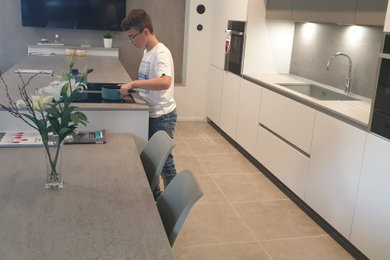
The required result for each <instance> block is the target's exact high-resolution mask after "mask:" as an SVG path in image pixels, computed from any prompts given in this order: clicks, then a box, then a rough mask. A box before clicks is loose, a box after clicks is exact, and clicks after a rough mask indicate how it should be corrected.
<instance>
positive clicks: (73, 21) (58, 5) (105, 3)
mask: <svg viewBox="0 0 390 260" xmlns="http://www.w3.org/2000/svg"><path fill="white" fill-rule="evenodd" d="M21 7H22V8H21V9H22V25H23V26H29V27H44V28H72V29H92V30H110V31H120V24H121V21H122V19H123V18H124V17H125V15H126V0H21Z"/></svg>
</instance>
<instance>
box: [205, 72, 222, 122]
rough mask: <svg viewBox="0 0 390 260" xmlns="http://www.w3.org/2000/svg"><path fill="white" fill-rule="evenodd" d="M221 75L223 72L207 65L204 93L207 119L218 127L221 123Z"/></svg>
mask: <svg viewBox="0 0 390 260" xmlns="http://www.w3.org/2000/svg"><path fill="white" fill-rule="evenodd" d="M223 73H224V72H223V70H221V69H219V68H216V67H214V66H212V65H209V71H208V79H207V91H206V93H207V95H206V110H207V117H208V118H210V119H211V120H212V121H213V122H214V123H215V124H216V125H218V126H219V125H220V121H221V97H222V82H223Z"/></svg>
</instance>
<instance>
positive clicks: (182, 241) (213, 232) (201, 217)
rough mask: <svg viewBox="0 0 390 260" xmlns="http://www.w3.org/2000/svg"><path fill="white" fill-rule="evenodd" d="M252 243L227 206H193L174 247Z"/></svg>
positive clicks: (238, 220) (244, 227) (237, 218)
mask: <svg viewBox="0 0 390 260" xmlns="http://www.w3.org/2000/svg"><path fill="white" fill-rule="evenodd" d="M254 241H255V238H254V237H253V235H252V234H251V233H250V232H249V230H248V229H247V227H246V226H245V225H244V223H242V220H241V219H240V218H239V217H238V216H237V215H236V213H235V211H234V209H233V208H232V207H231V206H229V205H228V204H195V206H194V207H193V208H192V210H191V211H190V214H189V215H188V217H187V220H186V222H185V223H184V225H183V228H182V230H181V231H180V232H179V235H178V237H177V239H176V242H175V247H187V246H194V245H210V244H218V243H232V242H254Z"/></svg>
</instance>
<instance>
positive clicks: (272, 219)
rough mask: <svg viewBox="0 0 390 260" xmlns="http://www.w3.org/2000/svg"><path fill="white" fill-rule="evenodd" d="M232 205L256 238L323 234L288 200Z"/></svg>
mask: <svg viewBox="0 0 390 260" xmlns="http://www.w3.org/2000/svg"><path fill="white" fill-rule="evenodd" d="M233 206H234V208H235V209H236V210H237V212H238V213H239V214H240V215H241V217H242V218H243V219H244V221H245V222H246V223H247V225H248V226H249V228H250V230H251V231H252V232H253V233H254V234H255V236H256V238H257V239H258V240H269V239H279V238H291V237H299V236H317V235H324V234H325V232H324V231H323V230H322V229H321V228H320V227H319V226H318V225H317V224H316V223H315V222H314V221H313V220H312V219H311V218H309V217H308V216H307V215H306V214H305V213H304V212H303V211H302V210H301V209H300V208H298V207H297V206H296V205H295V204H294V203H293V202H292V201H290V200H277V201H264V202H245V203H234V204H233Z"/></svg>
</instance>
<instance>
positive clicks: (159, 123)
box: [121, 9, 177, 200]
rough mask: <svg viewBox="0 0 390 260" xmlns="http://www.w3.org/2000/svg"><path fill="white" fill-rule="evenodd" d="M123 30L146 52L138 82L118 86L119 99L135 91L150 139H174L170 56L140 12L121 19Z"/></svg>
mask: <svg viewBox="0 0 390 260" xmlns="http://www.w3.org/2000/svg"><path fill="white" fill-rule="evenodd" d="M121 27H122V30H123V31H124V32H125V33H126V34H127V36H128V38H129V40H130V41H131V42H132V43H133V44H134V46H136V47H138V48H145V51H144V56H143V58H142V61H141V64H140V67H139V71H138V80H134V81H131V82H128V83H126V84H123V85H122V86H121V93H122V95H127V93H128V91H129V90H131V89H137V90H138V91H139V94H140V96H141V97H142V98H143V99H144V100H145V101H146V102H147V103H148V105H149V106H150V108H151V110H150V112H149V139H150V137H151V136H152V135H153V134H154V133H155V132H157V131H159V130H164V131H165V132H167V133H168V135H169V136H170V137H171V138H173V135H174V131H175V126H176V121H177V113H176V103H175V100H174V99H173V93H174V68H173V61H172V56H171V52H170V51H169V50H168V48H167V47H165V46H164V44H162V43H160V42H159V41H158V40H157V38H156V36H155V35H154V34H153V25H152V20H151V18H150V16H149V15H148V14H147V13H146V12H145V11H144V10H142V9H134V10H131V11H130V13H129V14H128V15H127V16H126V18H124V19H123V21H122V24H121ZM161 175H162V178H163V181H164V187H166V186H167V185H168V184H169V182H170V181H171V180H172V179H173V178H174V177H175V176H176V169H175V164H174V162H173V156H172V154H170V155H169V156H168V159H167V161H166V163H165V165H164V168H163V171H162V174H161ZM153 195H154V198H155V200H157V199H158V198H159V197H160V195H161V190H160V187H159V186H158V187H157V189H156V190H155V191H154V192H153Z"/></svg>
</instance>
